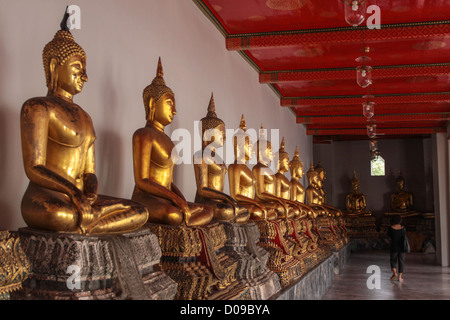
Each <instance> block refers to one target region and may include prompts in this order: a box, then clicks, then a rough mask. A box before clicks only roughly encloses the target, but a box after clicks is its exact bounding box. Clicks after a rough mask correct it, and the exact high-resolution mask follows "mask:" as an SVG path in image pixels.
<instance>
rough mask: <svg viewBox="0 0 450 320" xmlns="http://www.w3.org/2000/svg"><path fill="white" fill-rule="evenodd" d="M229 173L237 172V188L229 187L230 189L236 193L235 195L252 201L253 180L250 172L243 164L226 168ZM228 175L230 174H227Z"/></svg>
mask: <svg viewBox="0 0 450 320" xmlns="http://www.w3.org/2000/svg"><path fill="white" fill-rule="evenodd" d="M228 169H229V171H231V170H233V171H235V172H236V171H237V172H238V174H237V176H238V179H239V181H238V183H239V188H237V189H236V188H234V186H230V189H233V190H235V189H236V191H237V193H238V194H239V195H241V196H243V197H246V198H250V199H254V198H255V180H254V176H253V172H252V170H251V169H250V168H249V167H247V166H246V165H245V164H231V165H230V166H229V167H228ZM228 174H232V173H231V172H229V173H228Z"/></svg>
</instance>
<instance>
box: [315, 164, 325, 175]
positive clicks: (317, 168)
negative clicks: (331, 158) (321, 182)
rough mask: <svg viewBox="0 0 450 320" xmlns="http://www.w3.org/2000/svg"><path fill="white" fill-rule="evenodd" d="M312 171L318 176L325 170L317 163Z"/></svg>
mask: <svg viewBox="0 0 450 320" xmlns="http://www.w3.org/2000/svg"><path fill="white" fill-rule="evenodd" d="M314 170H315V171H316V172H317V173H318V174H320V173H322V172H324V171H325V169H324V168H323V167H322V162H320V161H319V163H318V164H317V165H316V167H315V168H314Z"/></svg>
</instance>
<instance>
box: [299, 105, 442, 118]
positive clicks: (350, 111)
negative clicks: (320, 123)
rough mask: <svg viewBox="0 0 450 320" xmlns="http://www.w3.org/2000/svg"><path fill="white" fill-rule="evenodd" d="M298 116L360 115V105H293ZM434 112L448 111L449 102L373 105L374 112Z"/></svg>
mask: <svg viewBox="0 0 450 320" xmlns="http://www.w3.org/2000/svg"><path fill="white" fill-rule="evenodd" d="M292 110H294V111H295V112H296V113H297V115H298V116H303V117H307V116H309V117H314V116H339V115H341V116H342V115H356V114H361V115H362V105H361V104H359V105H350V106H304V107H295V108H293V109H292ZM403 112H407V113H436V112H450V103H410V104H381V105H375V114H398V113H403Z"/></svg>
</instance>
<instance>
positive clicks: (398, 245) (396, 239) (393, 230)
mask: <svg viewBox="0 0 450 320" xmlns="http://www.w3.org/2000/svg"><path fill="white" fill-rule="evenodd" d="M401 222H402V218H401V216H399V215H395V216H393V217H392V218H391V225H390V227H389V229H388V231H387V235H388V237H390V238H391V247H390V254H391V257H390V263H391V268H392V276H391V281H392V280H395V278H397V275H398V281H400V282H402V281H403V269H404V265H405V252H404V250H403V238H404V232H403V229H404V227H403V226H402V225H401ZM397 262H398V269H397ZM397 271H398V274H397Z"/></svg>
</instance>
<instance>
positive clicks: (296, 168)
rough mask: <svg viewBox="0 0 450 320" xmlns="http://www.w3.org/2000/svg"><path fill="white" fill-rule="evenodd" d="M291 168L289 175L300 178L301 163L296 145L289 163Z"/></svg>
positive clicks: (301, 171) (301, 173) (301, 172)
mask: <svg viewBox="0 0 450 320" xmlns="http://www.w3.org/2000/svg"><path fill="white" fill-rule="evenodd" d="M289 167H290V169H291V177H293V178H295V179H300V178H301V177H302V176H303V163H302V161H301V160H300V155H299V153H298V147H295V154H294V157H293V158H292V160H291V162H290V163H289Z"/></svg>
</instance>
